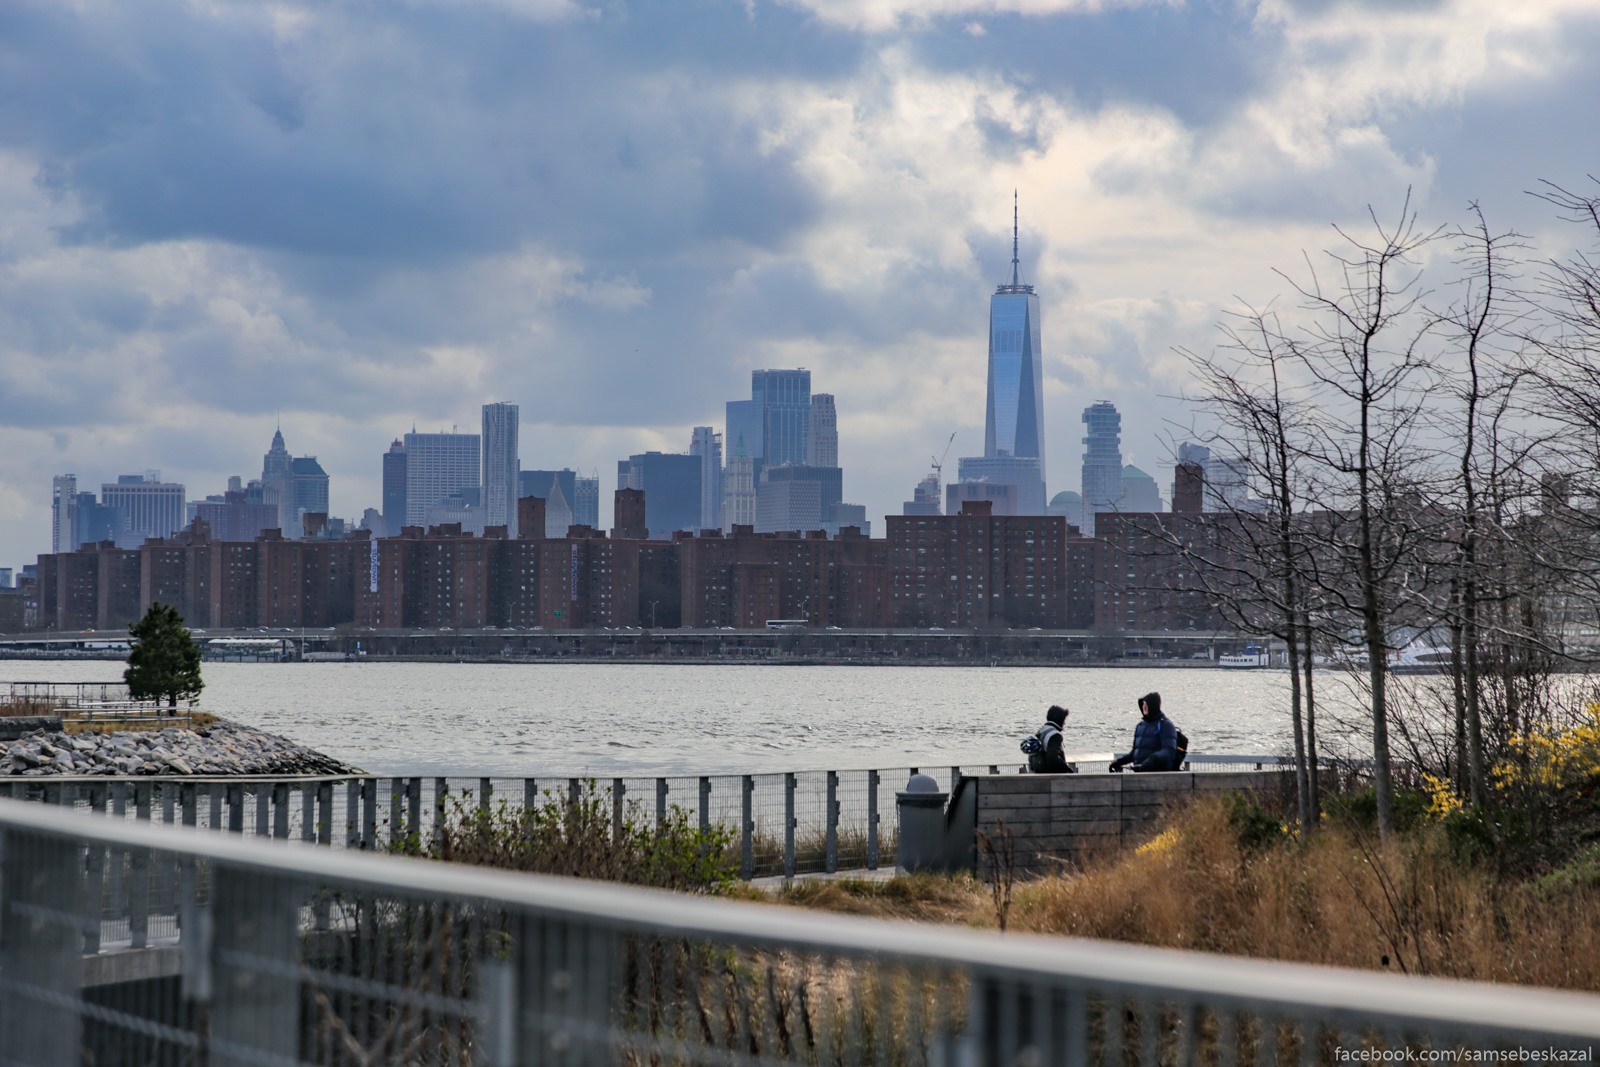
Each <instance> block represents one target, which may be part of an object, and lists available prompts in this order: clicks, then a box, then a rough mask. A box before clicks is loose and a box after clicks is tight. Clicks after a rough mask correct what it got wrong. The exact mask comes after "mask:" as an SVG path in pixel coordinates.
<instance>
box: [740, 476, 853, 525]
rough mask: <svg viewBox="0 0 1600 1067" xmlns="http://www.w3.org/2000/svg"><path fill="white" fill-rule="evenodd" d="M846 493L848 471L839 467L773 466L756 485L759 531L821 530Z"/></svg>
mask: <svg viewBox="0 0 1600 1067" xmlns="http://www.w3.org/2000/svg"><path fill="white" fill-rule="evenodd" d="M843 497H844V474H843V472H842V471H841V470H840V469H839V468H838V467H812V466H809V465H805V464H796V463H785V464H783V465H782V466H779V467H772V466H769V467H767V469H766V470H764V471H762V472H761V483H760V484H759V485H758V486H756V533H777V532H780V531H785V530H795V531H806V530H820V529H822V528H823V523H824V521H825V520H826V519H827V517H828V515H829V514H830V509H831V508H832V507H833V506H834V505H835V504H838V503H840V501H841V500H842V499H843Z"/></svg>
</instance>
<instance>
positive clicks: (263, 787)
mask: <svg viewBox="0 0 1600 1067" xmlns="http://www.w3.org/2000/svg"><path fill="white" fill-rule="evenodd" d="M250 795H251V796H253V797H255V798H256V836H257V837H267V836H269V835H270V834H271V833H272V789H271V786H269V785H268V783H266V782H257V783H256V784H255V785H252V786H251V787H250Z"/></svg>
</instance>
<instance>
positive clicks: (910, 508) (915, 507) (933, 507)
mask: <svg viewBox="0 0 1600 1067" xmlns="http://www.w3.org/2000/svg"><path fill="white" fill-rule="evenodd" d="M900 514H902V515H942V514H943V512H941V511H940V510H939V475H938V474H936V473H930V474H929V475H928V476H927V477H926V478H924V479H922V481H920V482H918V483H917V486H916V488H915V489H913V490H912V491H911V499H910V500H907V501H906V502H905V503H903V504H901V505H900Z"/></svg>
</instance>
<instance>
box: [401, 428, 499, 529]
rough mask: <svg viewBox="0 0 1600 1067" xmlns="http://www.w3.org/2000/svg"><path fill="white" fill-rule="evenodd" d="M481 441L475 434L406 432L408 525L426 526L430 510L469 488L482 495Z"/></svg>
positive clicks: (474, 493) (473, 493) (473, 492)
mask: <svg viewBox="0 0 1600 1067" xmlns="http://www.w3.org/2000/svg"><path fill="white" fill-rule="evenodd" d="M481 443H482V442H481V441H480V439H479V437H478V435H477V434H475V433H417V432H415V431H413V432H411V433H408V434H406V435H405V450H406V525H407V526H422V525H424V524H425V522H426V520H427V514H428V509H429V508H431V507H433V506H434V505H435V504H438V503H441V502H442V501H443V500H444V499H445V498H446V497H448V496H451V495H454V494H460V493H462V492H463V491H464V490H469V489H470V490H471V491H472V495H474V496H476V495H477V494H478V491H479V489H480V484H479V480H478V460H479V447H480V445H481Z"/></svg>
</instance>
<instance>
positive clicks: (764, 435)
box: [746, 369, 811, 467]
mask: <svg viewBox="0 0 1600 1067" xmlns="http://www.w3.org/2000/svg"><path fill="white" fill-rule="evenodd" d="M750 399H751V401H752V402H753V403H754V404H755V405H756V406H757V407H758V408H759V409H760V411H761V452H760V455H759V458H760V460H761V465H762V466H763V467H776V466H779V465H781V464H784V463H793V464H796V465H800V464H804V463H806V462H808V457H807V454H806V451H807V449H808V448H809V446H810V444H811V372H810V371H808V370H804V369H800V370H758V371H752V372H751V373H750ZM746 444H747V445H748V442H746ZM752 455H754V453H752Z"/></svg>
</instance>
